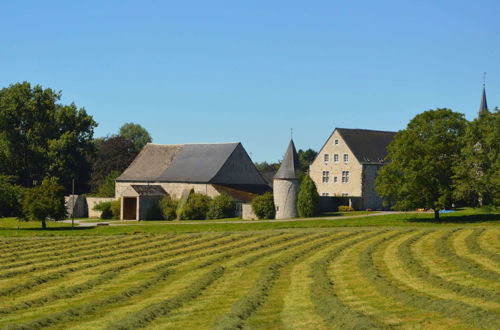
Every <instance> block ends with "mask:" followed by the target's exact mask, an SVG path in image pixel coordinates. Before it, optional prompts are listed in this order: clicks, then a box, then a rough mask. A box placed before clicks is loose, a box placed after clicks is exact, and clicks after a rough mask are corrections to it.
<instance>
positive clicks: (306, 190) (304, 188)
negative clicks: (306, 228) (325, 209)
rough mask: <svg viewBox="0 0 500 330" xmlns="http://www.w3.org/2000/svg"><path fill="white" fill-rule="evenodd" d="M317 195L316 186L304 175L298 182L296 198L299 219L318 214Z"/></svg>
mask: <svg viewBox="0 0 500 330" xmlns="http://www.w3.org/2000/svg"><path fill="white" fill-rule="evenodd" d="M318 210H319V194H318V190H317V189H316V184H314V181H313V180H312V179H311V177H310V176H309V175H304V176H303V177H302V180H301V182H300V186H299V194H298V196H297V212H298V213H299V217H302V218H308V217H313V216H315V215H317V214H318Z"/></svg>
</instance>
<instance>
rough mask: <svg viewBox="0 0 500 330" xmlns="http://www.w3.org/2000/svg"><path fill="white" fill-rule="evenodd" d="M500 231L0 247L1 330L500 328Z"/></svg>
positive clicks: (273, 233) (204, 235) (97, 239)
mask: <svg viewBox="0 0 500 330" xmlns="http://www.w3.org/2000/svg"><path fill="white" fill-rule="evenodd" d="M499 238H500V227H498V226H495V225H490V226H482V225H475V226H453V227H447V226H443V227H439V226H429V227H402V226H401V227H380V228H379V227H371V228H367V227H363V228H356V227H351V228H319V229H318V228H316V229H315V228H310V229H307V228H292V229H271V230H261V231H257V230H255V231H251V230H247V231H232V232H229V231H227V232H194V233H159V234H144V233H136V234H128V235H107V236H99V235H97V236H91V235H87V236H58V237H50V236H46V237H42V236H33V237H1V238H0V251H1V253H0V328H1V329H37V328H54V329H56V328H57V329H61V328H71V329H132V328H148V329H237V328H259V329H262V328H264V329H284V328H294V329H305V328H307V329H329V328H337V329H346V328H392V327H403V328H432V329H434V328H437V329H443V328H453V329H473V328H488V329H499V328H500V244H499V243H498V242H499Z"/></svg>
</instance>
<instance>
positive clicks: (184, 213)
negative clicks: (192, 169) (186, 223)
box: [178, 192, 210, 220]
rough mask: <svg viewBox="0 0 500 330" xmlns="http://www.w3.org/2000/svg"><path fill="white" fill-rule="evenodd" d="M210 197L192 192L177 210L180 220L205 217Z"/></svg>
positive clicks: (202, 218)
mask: <svg viewBox="0 0 500 330" xmlns="http://www.w3.org/2000/svg"><path fill="white" fill-rule="evenodd" d="M209 202H210V197H208V196H207V195H204V194H200V193H195V192H192V193H191V194H189V197H188V199H187V201H186V204H185V205H184V206H183V207H182V208H181V209H180V210H179V212H178V216H179V219H181V220H204V219H206V218H207V212H208V203H209Z"/></svg>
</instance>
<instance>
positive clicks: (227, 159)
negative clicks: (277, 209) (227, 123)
mask: <svg viewBox="0 0 500 330" xmlns="http://www.w3.org/2000/svg"><path fill="white" fill-rule="evenodd" d="M116 181H118V182H189V183H218V184H266V183H265V181H264V179H263V178H262V176H261V175H260V174H259V172H258V171H257V169H256V168H255V166H254V165H253V162H252V161H251V159H250V157H249V156H248V154H247V153H246V151H245V149H244V148H243V146H242V145H241V143H238V142H236V143H212V144H176V145H165V144H153V143H148V144H147V145H146V146H145V147H144V148H143V149H142V151H141V152H140V153H139V155H137V157H136V158H135V159H134V161H133V162H132V164H130V166H129V167H128V168H127V169H126V170H125V171H124V172H123V173H122V174H121V175H120V176H119V177H118V178H117V179H116Z"/></svg>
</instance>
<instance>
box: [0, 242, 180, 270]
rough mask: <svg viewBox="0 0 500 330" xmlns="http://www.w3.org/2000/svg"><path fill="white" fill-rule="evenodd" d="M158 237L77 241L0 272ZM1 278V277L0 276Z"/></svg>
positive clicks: (24, 259) (27, 258) (8, 266)
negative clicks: (86, 242) (68, 246)
mask: <svg viewBox="0 0 500 330" xmlns="http://www.w3.org/2000/svg"><path fill="white" fill-rule="evenodd" d="M172 236H173V235H163V236H161V237H162V238H167V237H172ZM157 237H158V236H152V235H151V236H134V237H127V238H123V237H119V238H115V239H102V240H99V241H97V242H94V243H91V244H82V243H80V242H79V241H78V242H77V244H76V245H75V241H73V244H72V246H71V247H70V248H68V249H64V248H62V247H61V249H60V250H58V251H54V252H51V253H43V255H39V256H32V257H29V256H27V257H24V258H19V259H17V260H15V262H11V263H4V264H3V265H1V266H0V270H5V269H12V268H19V267H23V266H29V265H33V266H36V265H39V264H43V263H47V262H50V261H54V260H60V259H61V258H65V259H67V258H74V257H78V256H82V255H88V254H91V253H96V252H97V253H99V252H100V251H101V250H110V248H111V249H114V248H122V247H125V244H127V243H129V242H134V243H135V242H141V241H144V240H150V241H151V240H155V239H157ZM106 248H107V249H106ZM0 276H1V275H0Z"/></svg>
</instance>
